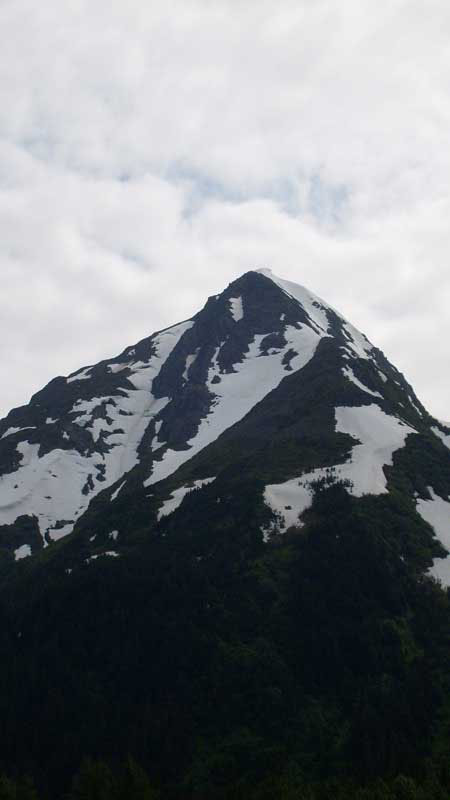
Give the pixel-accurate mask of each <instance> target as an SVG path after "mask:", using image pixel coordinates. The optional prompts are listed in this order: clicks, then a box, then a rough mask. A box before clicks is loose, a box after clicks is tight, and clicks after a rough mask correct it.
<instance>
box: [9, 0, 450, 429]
mask: <svg viewBox="0 0 450 800" xmlns="http://www.w3.org/2000/svg"><path fill="white" fill-rule="evenodd" d="M0 30H1V31H2V50H1V54H0V99H1V102H0V277H1V285H2V292H1V315H0V355H1V365H2V373H3V374H2V380H1V384H2V392H1V396H0V412H2V413H6V411H7V410H9V408H11V407H12V406H14V405H19V404H22V403H25V402H28V400H29V397H30V395H31V394H32V393H33V392H34V391H36V390H37V389H39V388H40V387H41V386H42V385H44V384H45V383H46V382H47V381H48V380H50V379H51V378H52V377H53V376H55V375H58V374H67V373H68V372H70V371H73V370H74V369H76V368H78V367H80V366H82V365H85V364H90V363H94V362H95V361H97V360H99V359H101V358H106V357H109V356H111V355H114V354H116V353H118V352H119V351H121V350H122V349H123V347H125V346H126V345H128V344H131V343H133V342H134V341H136V340H137V339H139V338H142V337H143V336H146V335H148V334H150V333H151V332H153V331H154V330H157V329H160V328H162V327H164V326H166V325H169V324H172V323H174V322H176V321H178V320H180V319H185V318H186V317H189V316H190V315H191V314H192V313H193V312H194V311H196V310H198V309H199V308H200V307H201V306H202V305H203V303H204V301H205V300H206V297H207V296H208V295H209V294H213V293H216V292H218V291H221V290H222V289H223V288H224V287H225V286H226V285H227V283H229V282H230V281H231V280H233V279H234V278H235V277H237V276H238V275H239V274H241V273H242V272H245V271H247V270H248V269H252V268H259V267H271V268H272V269H273V270H274V272H276V273H277V274H279V275H280V276H282V277H288V278H290V279H291V280H295V281H297V282H298V283H303V284H305V285H306V286H308V287H309V288H310V289H312V290H313V291H315V292H316V293H317V294H319V295H321V296H322V297H323V298H324V299H326V300H327V301H328V302H329V303H331V304H332V305H334V306H335V307H337V308H338V309H339V310H340V311H341V312H342V313H344V315H345V316H346V317H348V318H349V319H350V320H351V321H352V322H353V323H354V324H355V325H356V326H357V327H359V328H360V329H361V330H363V331H364V332H365V333H366V334H367V335H368V336H369V338H370V339H371V340H372V341H373V342H374V343H376V344H377V345H378V346H379V347H381V348H382V349H383V350H384V352H385V353H386V355H387V356H388V358H389V359H390V360H391V361H393V362H394V363H395V364H396V366H397V367H398V368H399V369H401V370H402V372H404V373H405V375H406V377H407V379H408V380H409V381H410V382H411V383H412V384H413V385H414V387H415V389H416V391H417V394H418V395H419V397H420V399H421V400H422V401H423V402H424V403H425V404H426V405H427V407H428V408H429V410H430V411H431V412H432V413H434V414H435V415H437V416H438V417H441V418H443V419H450V382H449V368H448V367H449V357H450V314H449V307H450V196H449V186H450V48H449V44H448V43H449V41H450V5H449V4H448V2H446V0H426V2H425V0H377V2H376V3H375V2H374V1H373V0H345V2H341V0H293V1H292V2H291V0H171V2H170V3H165V2H162V0H149V2H142V0H127V2H126V3H125V2H123V0H107V1H106V0H95V2H94V3H93V2H91V1H90V0H61V2H58V3H56V2H54V0H40V2H39V3H36V2H35V0H2V2H1V4H0Z"/></svg>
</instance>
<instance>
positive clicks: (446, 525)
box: [416, 486, 450, 586]
mask: <svg viewBox="0 0 450 800" xmlns="http://www.w3.org/2000/svg"><path fill="white" fill-rule="evenodd" d="M428 491H429V493H430V495H431V500H423V499H422V498H419V499H418V500H417V505H416V508H417V511H418V512H419V514H420V516H421V517H422V519H424V520H425V521H426V522H428V523H429V525H431V527H432V528H433V529H434V532H435V534H436V536H437V538H438V539H439V541H440V542H441V544H443V545H444V547H445V548H446V549H447V550H449V551H450V502H448V501H447V500H443V499H442V497H439V495H437V494H436V493H435V492H434V490H433V489H432V488H431V486H429V487H428ZM430 574H431V575H433V577H435V578H437V579H438V580H440V581H441V583H442V585H443V586H450V556H447V557H446V558H435V559H434V561H433V566H432V568H431V569H430Z"/></svg>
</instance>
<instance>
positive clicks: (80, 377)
mask: <svg viewBox="0 0 450 800" xmlns="http://www.w3.org/2000/svg"><path fill="white" fill-rule="evenodd" d="M91 370H92V367H85V368H84V369H82V370H79V371H78V372H76V373H75V375H71V376H70V377H69V378H66V383H74V381H87V380H88V379H89V378H91V377H92V376H91V375H90V372H91Z"/></svg>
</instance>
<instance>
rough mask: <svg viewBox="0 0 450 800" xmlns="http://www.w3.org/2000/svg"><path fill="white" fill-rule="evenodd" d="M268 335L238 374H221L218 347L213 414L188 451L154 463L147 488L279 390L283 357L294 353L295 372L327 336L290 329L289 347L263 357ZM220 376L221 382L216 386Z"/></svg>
mask: <svg viewBox="0 0 450 800" xmlns="http://www.w3.org/2000/svg"><path fill="white" fill-rule="evenodd" d="M266 335H267V334H257V335H256V336H255V338H254V339H253V342H252V343H251V344H250V346H249V349H248V351H247V353H246V354H245V358H244V360H243V361H242V362H240V363H237V364H235V365H234V369H235V372H229V373H221V372H220V370H219V366H218V364H217V356H218V353H219V349H220V348H218V349H217V350H216V353H215V355H214V357H213V360H212V365H211V367H210V369H209V373H208V379H207V387H208V389H209V391H210V393H211V394H212V395H214V400H213V405H212V407H211V410H210V412H209V414H208V415H207V416H206V417H205V418H204V419H202V420H201V422H200V425H199V429H198V431H197V435H196V436H195V437H193V438H192V439H190V440H189V441H188V442H187V445H188V448H189V449H187V450H172V449H169V450H167V451H166V452H165V453H164V455H163V458H162V459H161V461H155V462H154V463H153V472H152V474H151V475H150V476H149V478H147V480H145V481H144V486H150V485H151V484H153V483H157V482H158V481H161V480H163V479H164V478H167V477H168V476H169V475H171V474H172V473H174V472H175V471H176V470H177V469H178V467H180V466H181V465H182V464H184V463H185V461H188V460H189V459H190V458H192V457H193V456H194V455H195V454H196V453H198V452H199V451H200V450H203V448H204V447H206V446H207V445H208V444H210V443H211V442H213V441H215V440H216V439H217V438H218V437H219V436H220V434H221V433H223V432H224V431H225V430H227V428H230V427H231V426H232V425H234V424H235V423H236V422H238V421H239V420H240V419H242V418H243V417H244V416H245V415H246V414H247V413H248V412H249V411H250V410H251V409H252V408H253V407H254V406H255V405H256V404H257V403H259V402H260V400H262V399H263V397H265V396H266V395H267V394H269V392H271V391H272V390H273V389H275V388H276V387H277V386H278V385H279V384H280V382H281V381H282V380H283V378H284V377H286V374H287V372H286V365H285V364H283V358H284V356H285V354H286V353H287V352H288V351H294V352H295V353H296V355H295V356H293V358H292V359H291V360H290V367H291V369H292V370H300V369H302V368H303V367H304V366H305V365H306V364H307V363H308V362H309V361H310V360H311V358H312V357H313V355H314V353H315V352H316V348H317V345H318V343H319V341H320V339H322V338H323V337H324V336H325V333H324V332H323V331H317V330H313V329H312V328H311V327H309V326H307V325H303V326H300V328H294V327H293V326H292V325H289V326H287V327H286V330H285V332H284V336H285V339H286V342H287V343H286V345H285V346H284V347H283V348H282V349H280V350H278V351H274V350H271V351H270V352H269V353H267V354H263V353H262V352H261V350H260V345H261V342H262V340H263V339H264V338H265V337H266ZM216 376H217V377H219V378H220V383H214V382H213V381H214V378H216Z"/></svg>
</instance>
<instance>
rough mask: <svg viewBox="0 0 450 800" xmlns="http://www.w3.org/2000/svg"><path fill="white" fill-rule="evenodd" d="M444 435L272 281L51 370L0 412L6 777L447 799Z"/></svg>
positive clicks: (256, 793)
mask: <svg viewBox="0 0 450 800" xmlns="http://www.w3.org/2000/svg"><path fill="white" fill-rule="evenodd" d="M449 448H450V428H449V427H448V426H447V425H446V424H444V423H442V422H439V421H438V420H436V419H434V418H433V417H432V416H431V415H430V414H429V413H428V412H427V410H426V409H425V408H424V407H423V405H422V404H421V403H420V401H419V400H418V398H417V397H416V395H415V393H414V391H413V389H412V387H411V386H410V385H409V384H408V382H407V381H406V380H405V378H404V377H403V376H402V375H401V373H400V372H399V371H398V370H397V369H396V368H395V367H394V366H393V365H392V364H390V363H389V361H388V360H387V359H386V357H385V356H384V355H383V353H382V352H381V351H380V350H379V349H377V348H376V347H375V346H374V345H372V344H371V343H370V342H369V341H368V339H367V338H366V337H365V336H364V335H363V334H361V333H359V332H358V331H357V330H356V329H355V328H354V327H353V326H352V325H351V324H350V323H349V322H347V321H346V320H345V319H344V318H343V317H342V316H341V315H340V314H339V313H338V312H337V311H335V310H334V309H333V308H331V307H330V306H329V305H328V304H327V303H325V302H324V301H322V300H320V299H319V298H317V297H315V296H314V295H313V294H312V293H311V292H309V291H308V290H306V289H305V288H303V287H302V286H299V285H297V284H293V283H291V282H289V281H286V280H283V279H280V278H277V277H276V276H274V275H273V274H272V273H271V272H270V270H258V271H250V272H247V273H246V274H244V275H242V276H241V277H240V278H238V279H237V280H235V281H234V282H233V283H231V284H230V285H229V286H228V287H227V288H226V289H225V290H224V291H223V292H222V293H221V294H218V295H215V296H213V297H210V298H209V299H208V301H207V303H206V305H205V306H204V307H203V309H201V310H200V311H199V312H198V313H197V314H196V315H195V316H193V317H192V319H190V320H187V321H184V322H182V323H179V324H177V325H174V326H172V327H170V328H167V329H165V330H163V331H159V332H157V333H154V334H152V335H151V336H149V337H148V338H146V339H143V340H141V341H140V342H138V343H137V344H134V345H131V346H129V347H126V348H125V349H124V350H123V352H122V353H121V354H120V355H119V356H117V357H114V358H111V359H108V360H105V361H102V362H100V363H98V364H96V365H92V366H85V367H82V368H81V369H80V370H78V371H77V372H75V373H72V374H71V375H69V376H68V377H57V378H55V379H54V380H53V381H51V382H50V383H49V384H48V385H47V386H46V387H45V388H44V389H42V390H41V391H40V392H38V393H37V394H36V395H34V396H33V397H32V399H31V401H30V403H29V404H28V405H26V406H23V407H21V408H17V409H13V410H12V411H11V412H10V413H9V414H8V416H7V417H6V418H5V419H3V420H1V421H0V623H1V624H0V648H1V652H2V659H0V773H1V771H2V770H3V772H4V773H6V774H8V775H10V776H12V777H16V776H21V775H22V776H23V775H31V776H33V777H34V779H35V781H36V783H37V785H38V787H39V790H40V791H41V792H42V793H43V796H44V797H45V798H48V799H49V800H59V799H60V798H61V797H63V796H64V797H70V798H71V800H72V798H73V799H74V798H78V800H80V798H84V797H86V798H88V797H108V798H117V800H119V798H122V797H123V798H127V800H133V798H134V797H136V798H138V797H139V798H141V800H144V798H147V797H152V798H154V797H155V796H158V795H157V792H158V791H159V792H160V793H161V794H160V795H159V796H161V797H164V798H165V800H187V799H189V800H228V798H230V800H231V798H233V800H239V799H240V798H242V800H243V798H245V800H265V798H268V797H277V798H280V800H294V798H295V800H301V799H302V798H308V800H331V798H333V800H343V798H345V800H349V798H350V800H351V798H354V800H402V798H408V799H409V800H425V798H427V800H445V798H447V797H448V796H449V792H450V771H449V768H448V765H449V764H450V758H449V756H450V734H449V731H450V704H449V702H448V698H449V697H450V592H449V591H448V590H447V589H446V586H447V585H450V556H449V555H448V549H450V514H449V511H450V455H449ZM130 757H131V759H132V760H131V761H130ZM86 758H87V759H90V760H88V761H86ZM135 761H137V762H138V763H139V764H140V765H142V767H143V768H144V769H145V770H146V771H147V772H148V774H149V775H150V782H151V784H152V786H151V788H149V787H150V783H148V786H147V782H146V781H147V779H146V778H145V776H144V777H143V773H141V772H139V769H140V768H139V767H137V765H136V763H135ZM80 765H81V767H80ZM124 765H125V766H124ZM123 770H125V773H126V775H127V776H128V777H127V778H126V779H125V778H123V777H120V775H122V776H123V774H125V773H123ZM77 771H79V772H78V774H77V776H76V777H75V779H74V782H73V785H72V789H71V777H72V776H73V775H74V773H77ZM117 776H119V777H117ZM130 776H131V777H130ZM130 780H131V781H132V782H133V781H134V782H135V784H133V785H134V786H135V788H134V789H132V788H130V785H131V784H130ZM114 781H116V783H114ZM123 781H125V783H123ZM127 781H128V783H127ZM24 785H25V784H24ZM8 786H10V784H9V783H5V782H4V781H3V782H2V778H1V776H0V797H3V796H5V798H8V800H9V798H10V797H11V798H12V797H14V798H15V800H19V798H22V797H23V798H25V797H26V798H28V797H34V795H32V794H31V795H30V794H26V792H25V794H23V793H22V794H20V792H22V789H23V786H22V783H20V782H19V784H18V786H19V788H18V789H17V791H16V789H11V790H9V789H8ZM11 786H12V784H11ZM124 786H125V788H123V787H124ZM5 787H6V788H5ZM20 787H22V788H20ZM139 787H140V788H139ZM143 787H144V788H143ZM145 787H147V788H145ZM7 791H10V793H9V794H8V793H7ZM23 791H25V790H23ZM2 792H3V794H2ZM14 792H16V793H14ZM68 793H70V794H68Z"/></svg>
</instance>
